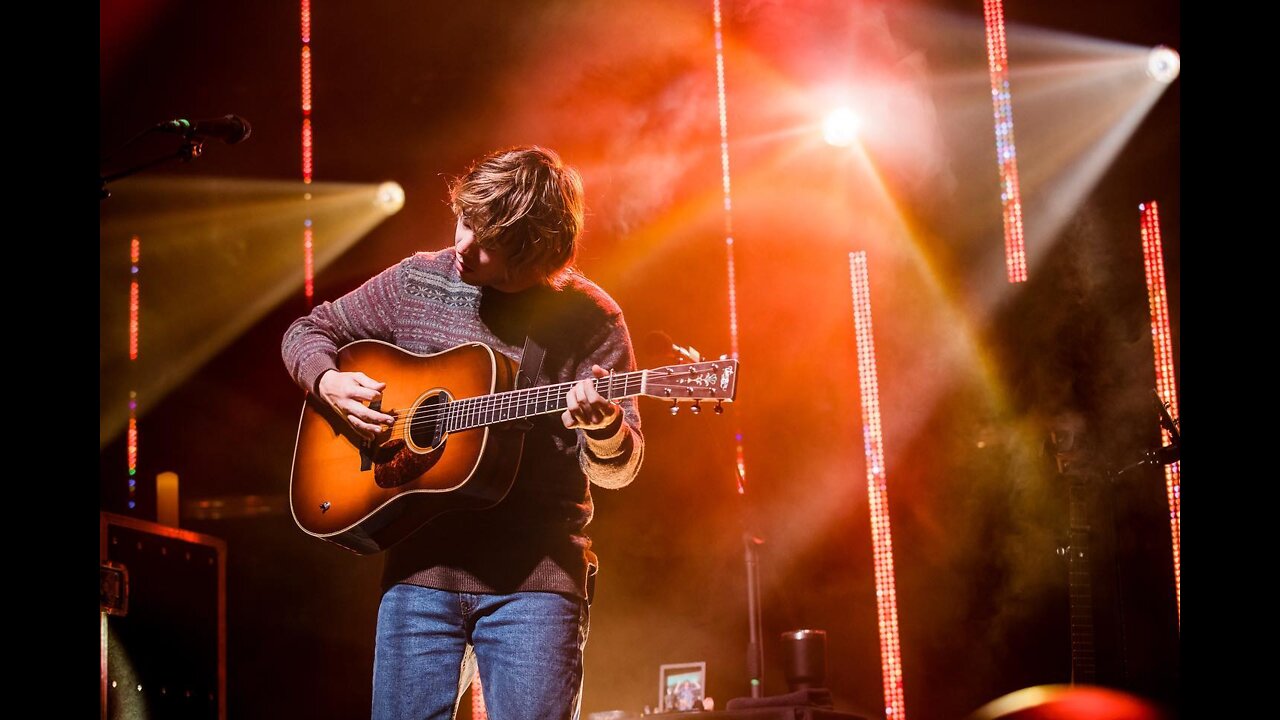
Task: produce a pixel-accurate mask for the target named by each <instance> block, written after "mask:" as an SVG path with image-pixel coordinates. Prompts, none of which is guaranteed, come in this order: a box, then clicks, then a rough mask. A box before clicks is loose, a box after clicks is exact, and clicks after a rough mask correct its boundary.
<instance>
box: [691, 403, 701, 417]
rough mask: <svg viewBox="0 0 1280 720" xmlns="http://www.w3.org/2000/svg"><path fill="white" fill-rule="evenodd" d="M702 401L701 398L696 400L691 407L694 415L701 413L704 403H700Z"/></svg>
mask: <svg viewBox="0 0 1280 720" xmlns="http://www.w3.org/2000/svg"><path fill="white" fill-rule="evenodd" d="M701 402H702V401H701V400H694V401H693V407H691V408H689V411H690V412H692V413H693V414H694V415H698V414H700V413H701V412H702V405H700V404H699V403H701Z"/></svg>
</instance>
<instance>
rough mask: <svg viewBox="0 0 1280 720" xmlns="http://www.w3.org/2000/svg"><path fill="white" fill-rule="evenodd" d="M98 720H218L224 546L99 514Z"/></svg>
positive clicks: (222, 710)
mask: <svg viewBox="0 0 1280 720" xmlns="http://www.w3.org/2000/svg"><path fill="white" fill-rule="evenodd" d="M100 530H101V534H100V536H99V559H100V561H101V562H100V567H101V569H100V579H101V582H100V584H99V596H100V606H101V613H100V614H101V642H102V648H101V649H102V655H101V661H102V662H101V666H102V689H101V706H102V712H101V717H102V718H103V719H104V720H107V719H110V720H117V719H122V718H130V720H133V719H135V718H137V719H146V718H201V719H202V720H226V717H227V708H226V695H227V672H226V658H227V651H226V649H227V633H226V618H227V612H226V572H227V569H226V557H227V545H226V543H225V542H224V541H222V540H220V539H218V538H215V537H210V536H208V535H202V534H200V533H195V532H190V531H187V530H179V529H178V528H173V527H169V526H167V525H160V524H157V523H153V522H147V521H145V520H138V519H136V518H131V517H128V516H124V515H116V514H113V513H107V512H103V513H100Z"/></svg>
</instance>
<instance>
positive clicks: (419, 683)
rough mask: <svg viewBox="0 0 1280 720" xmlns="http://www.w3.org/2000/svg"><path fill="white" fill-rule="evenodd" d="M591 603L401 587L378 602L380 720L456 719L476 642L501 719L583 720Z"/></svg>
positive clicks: (492, 711) (484, 680)
mask: <svg viewBox="0 0 1280 720" xmlns="http://www.w3.org/2000/svg"><path fill="white" fill-rule="evenodd" d="M588 622H589V611H588V606H587V603H586V601H584V600H580V599H578V598H575V597H569V596H566V595H559V594H556V593H544V592H518V593H512V594H510V595H490V594H475V593H458V592H448V591H445V590H434V589H431V588H424V587H419V586H417V585H396V586H394V587H392V588H391V589H390V590H388V591H387V592H386V594H384V595H383V596H382V604H381V605H380V606H379V607H378V631H377V645H376V646H375V647H374V653H373V718H374V720H409V719H410V718H412V720H449V718H452V717H453V715H454V711H455V710H456V708H457V701H458V698H459V697H460V694H461V692H462V691H463V690H465V689H466V687H467V685H469V684H470V674H469V672H468V671H467V667H468V665H469V663H468V661H469V660H470V656H471V654H472V652H473V649H474V657H475V663H476V664H477V665H478V666H479V670H480V680H481V686H482V688H483V690H484V703H485V708H486V710H487V711H488V714H489V717H490V718H493V720H522V719H525V718H527V719H528V720H577V717H578V712H579V709H580V707H581V697H582V649H583V647H584V646H585V645H586V643H587V625H588Z"/></svg>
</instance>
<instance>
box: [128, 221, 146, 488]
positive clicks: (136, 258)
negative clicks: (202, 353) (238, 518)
mask: <svg viewBox="0 0 1280 720" xmlns="http://www.w3.org/2000/svg"><path fill="white" fill-rule="evenodd" d="M141 260H142V238H141V237H139V236H137V235H134V236H133V238H132V239H131V240H130V241H129V369H130V371H131V375H132V376H133V378H134V379H135V380H136V379H137V367H138V366H137V365H136V364H135V363H137V362H138V331H139V328H140V325H139V322H138V314H139V313H138V310H139V307H140V306H139V296H140V293H139V289H138V267H139V265H140V264H141ZM126 443H127V446H128V447H127V452H128V463H129V494H128V505H129V509H130V510H132V509H134V508H135V507H137V506H138V393H137V391H136V390H130V391H129V435H128V438H127V440H126Z"/></svg>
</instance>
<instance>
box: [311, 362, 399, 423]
mask: <svg viewBox="0 0 1280 720" xmlns="http://www.w3.org/2000/svg"><path fill="white" fill-rule="evenodd" d="M386 386H387V384H386V383H384V382H378V381H377V380H374V379H373V378H371V377H369V376H368V375H365V374H364V373H362V372H342V371H339V370H329V371H326V372H325V373H324V374H323V375H321V376H320V379H319V380H318V381H317V382H316V391H317V392H318V393H319V395H320V397H321V399H323V400H324V401H325V402H327V403H328V404H329V407H331V408H333V409H334V411H335V412H337V413H338V414H339V415H341V416H342V417H344V418H346V420H347V422H348V423H349V424H350V425H351V428H352V429H353V430H355V431H356V432H357V433H359V434H360V436H361V437H363V438H365V439H367V440H372V439H374V438H375V437H376V436H377V435H378V434H379V433H383V432H386V431H387V429H388V428H390V427H391V424H392V423H394V422H395V420H396V419H395V418H394V417H392V416H391V415H387V414H386V413H381V412H378V411H377V410H373V409H371V408H370V407H369V405H368V404H369V403H371V402H373V401H375V400H377V399H379V398H381V397H382V390H383V388H385V387H386Z"/></svg>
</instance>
